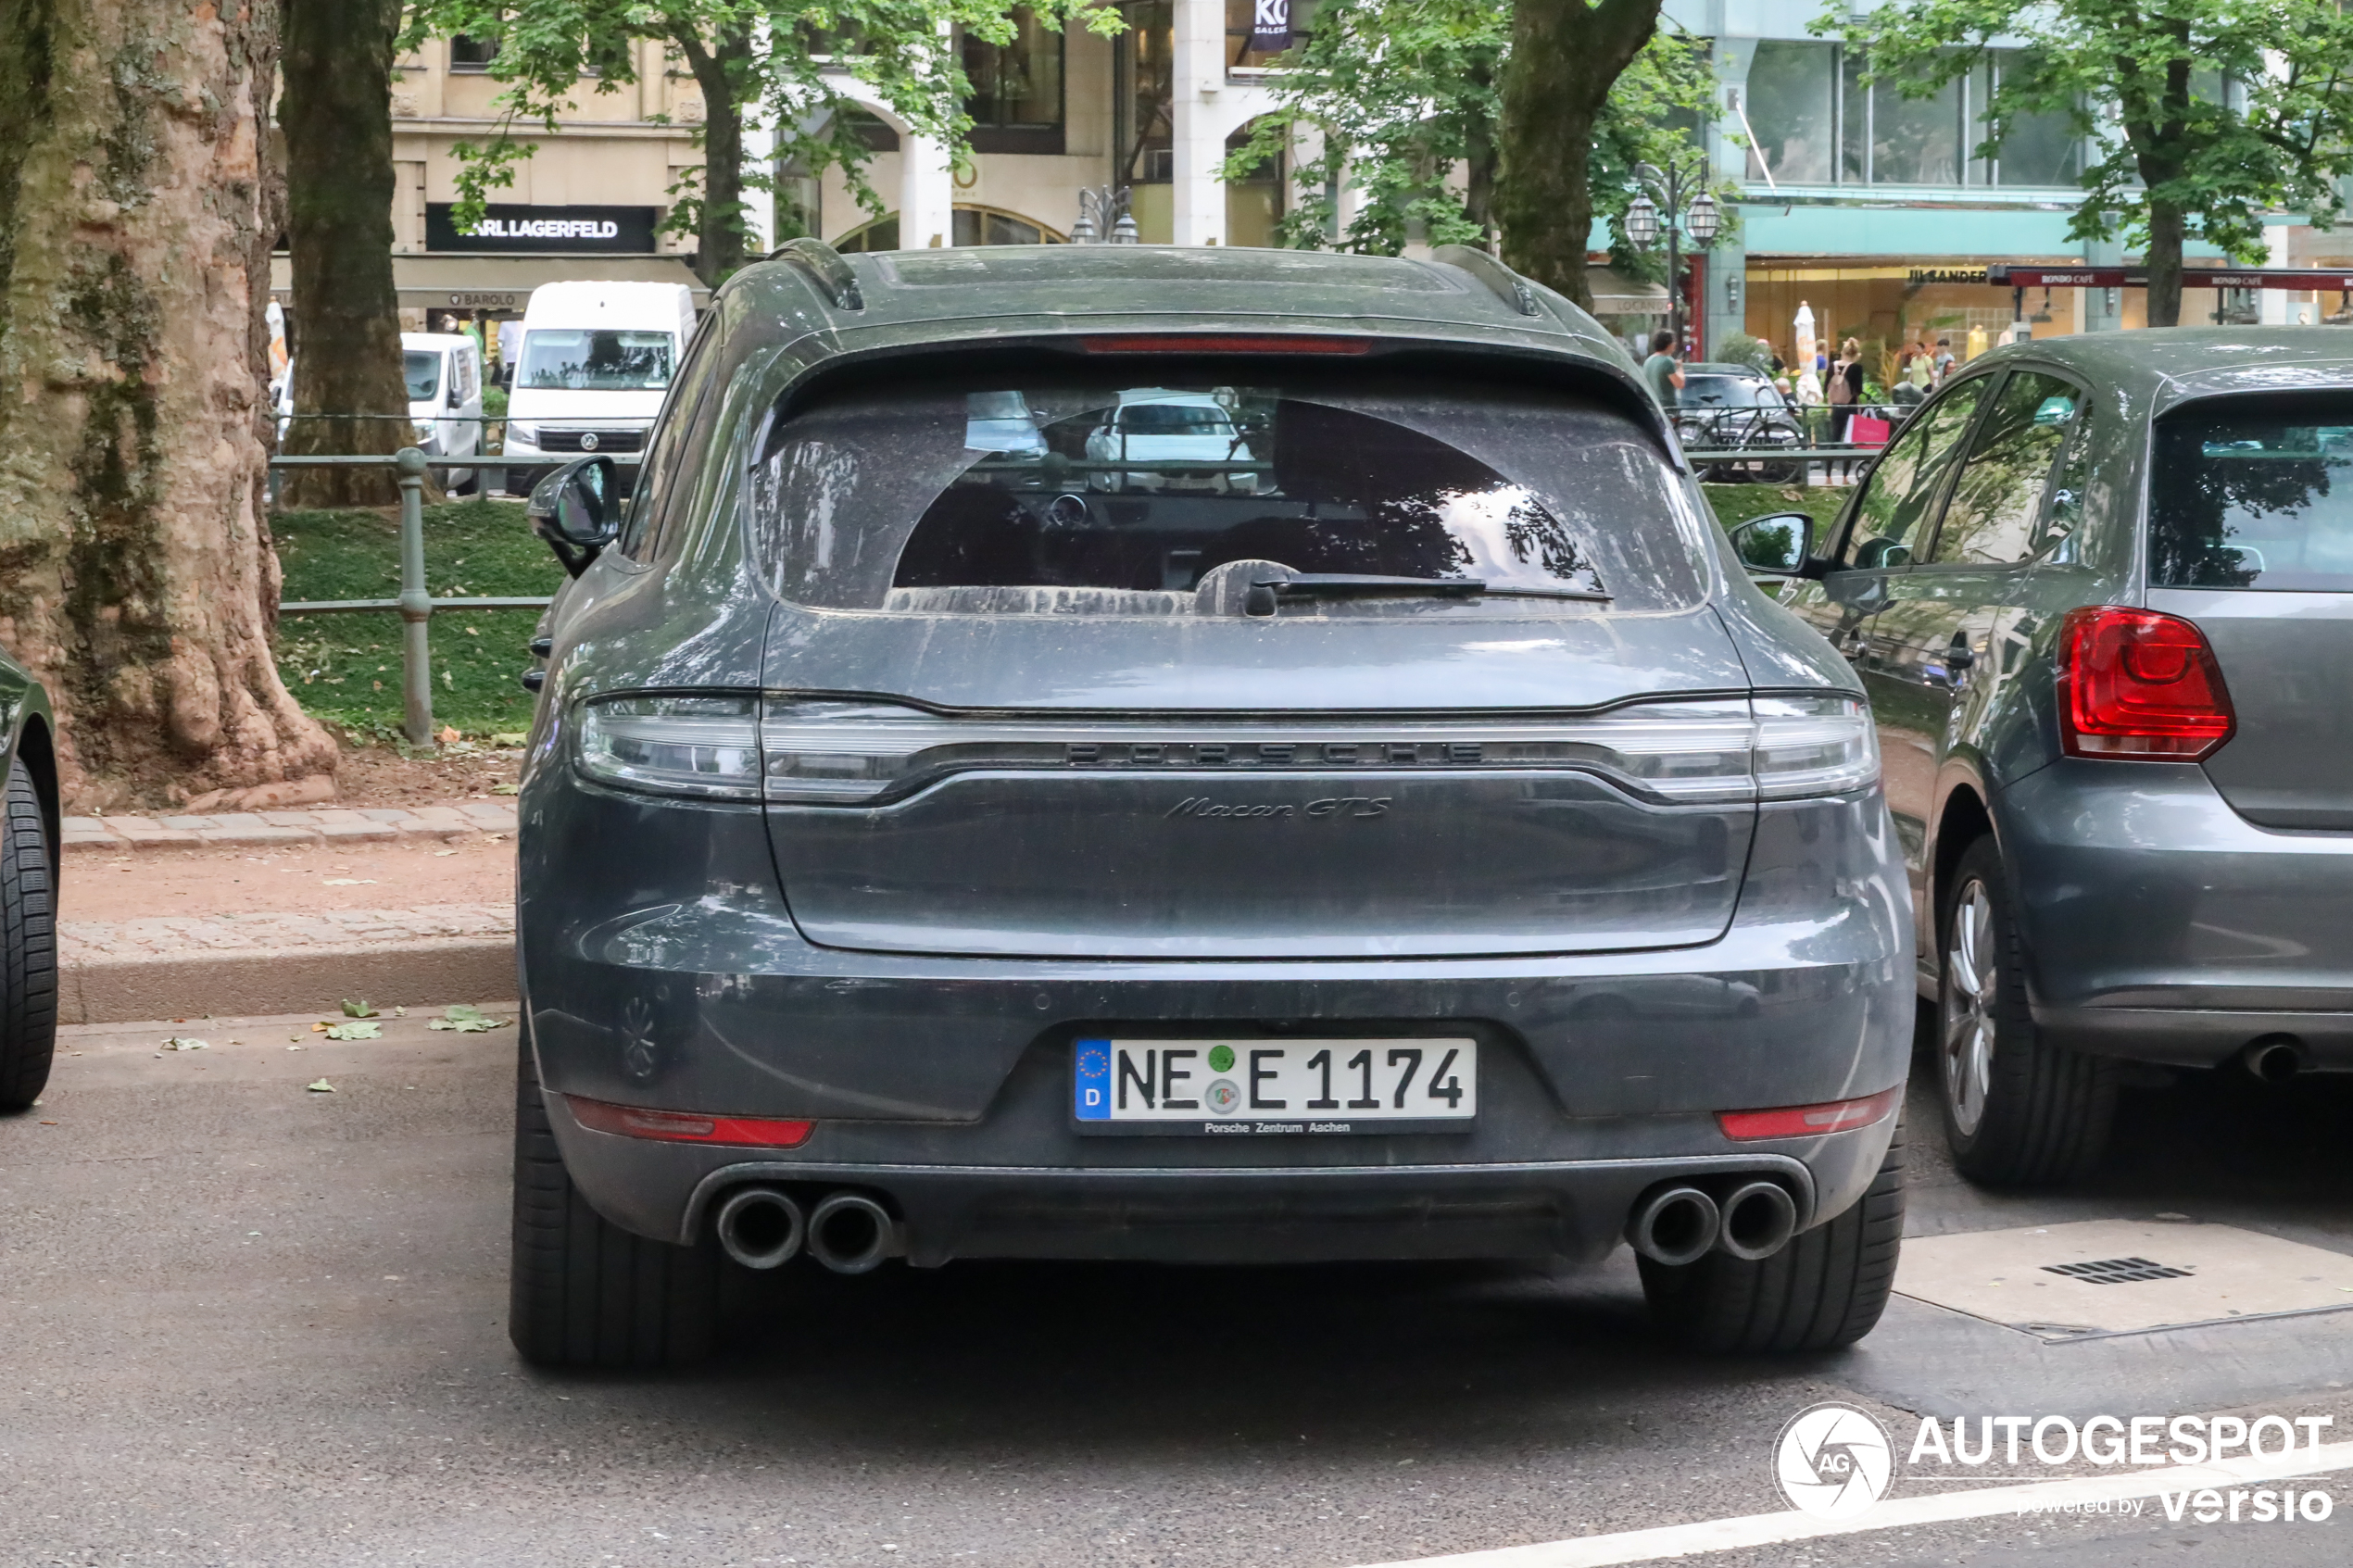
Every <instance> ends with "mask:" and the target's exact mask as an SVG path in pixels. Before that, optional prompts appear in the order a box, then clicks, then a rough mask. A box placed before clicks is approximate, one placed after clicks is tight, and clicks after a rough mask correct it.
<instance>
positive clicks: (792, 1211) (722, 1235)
mask: <svg viewBox="0 0 2353 1568" xmlns="http://www.w3.org/2000/svg"><path fill="white" fill-rule="evenodd" d="M715 1228H716V1229H717V1230H718V1232H719V1245H720V1248H721V1249H722V1250H724V1252H725V1253H726V1254H727V1256H728V1257H730V1258H732V1259H734V1260H735V1261H736V1262H738V1263H741V1264H742V1265H743V1266H744V1267H745V1268H747V1269H776V1268H782V1267H783V1266H784V1265H785V1264H786V1263H789V1262H791V1261H793V1258H794V1256H795V1255H796V1254H798V1253H799V1251H800V1248H801V1243H802V1241H803V1240H804V1239H805V1238H806V1237H807V1236H808V1235H809V1229H810V1227H809V1224H808V1222H807V1221H806V1220H805V1219H804V1218H803V1216H802V1214H801V1211H800V1205H799V1204H798V1203H796V1202H794V1201H793V1200H792V1198H790V1197H789V1196H787V1195H786V1194H785V1193H781V1192H778V1191H777V1190H776V1189H775V1188H774V1187H738V1188H737V1189H736V1191H734V1192H732V1193H729V1194H728V1195H727V1201H726V1202H724V1203H723V1204H721V1205H720V1206H719V1217H718V1219H717V1221H716V1222H715Z"/></svg>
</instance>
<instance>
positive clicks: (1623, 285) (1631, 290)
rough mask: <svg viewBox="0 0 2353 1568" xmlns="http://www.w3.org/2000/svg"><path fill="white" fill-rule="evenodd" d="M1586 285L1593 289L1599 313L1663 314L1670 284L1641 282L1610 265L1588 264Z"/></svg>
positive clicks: (1665, 309)
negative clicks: (1622, 273) (1620, 272)
mask: <svg viewBox="0 0 2353 1568" xmlns="http://www.w3.org/2000/svg"><path fill="white" fill-rule="evenodd" d="M1585 286H1586V287H1587V288H1589V289H1591V290H1592V293H1593V314H1594V315H1596V316H1664V315H1666V314H1667V285H1666V284H1664V283H1641V282H1635V281H1634V280H1633V279H1631V278H1628V277H1625V276H1622V275H1620V274H1619V273H1617V272H1616V271H1614V270H1611V269H1610V268H1607V267H1592V266H1588V267H1587V268H1586V269H1585Z"/></svg>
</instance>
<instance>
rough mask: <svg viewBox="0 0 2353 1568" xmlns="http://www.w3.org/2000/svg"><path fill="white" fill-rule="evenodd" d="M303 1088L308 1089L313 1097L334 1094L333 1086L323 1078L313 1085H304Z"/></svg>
mask: <svg viewBox="0 0 2353 1568" xmlns="http://www.w3.org/2000/svg"><path fill="white" fill-rule="evenodd" d="M303 1087H304V1088H306V1089H308V1090H309V1091H310V1092H311V1093H312V1094H314V1095H331V1094H333V1093H334V1092H335V1086H334V1085H333V1084H330V1083H328V1082H327V1081H326V1080H325V1079H324V1078H321V1079H320V1080H319V1081H318V1082H317V1083H315V1084H305V1085H303Z"/></svg>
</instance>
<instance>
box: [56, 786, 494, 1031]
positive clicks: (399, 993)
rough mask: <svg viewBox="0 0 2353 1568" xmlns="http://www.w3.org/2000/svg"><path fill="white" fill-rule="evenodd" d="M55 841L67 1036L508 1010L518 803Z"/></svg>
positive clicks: (178, 825) (164, 824) (95, 825)
mask: <svg viewBox="0 0 2353 1568" xmlns="http://www.w3.org/2000/svg"><path fill="white" fill-rule="evenodd" d="M64 826H65V842H66V847H67V859H66V864H65V868H64V871H65V874H64V878H63V897H62V909H61V911H60V913H61V916H62V918H61V919H60V921H59V922H58V960H59V970H60V973H59V982H60V984H59V997H58V1001H59V1017H60V1021H61V1022H67V1023H108V1022H127V1021H131V1020H137V1019H152V1018H198V1017H203V1016H206V1015H208V1014H214V1015H217V1014H225V1013H256V1012H279V1011H299V1010H332V1009H333V1007H334V1006H335V1004H336V1003H338V1002H339V1001H341V1000H342V999H344V998H345V997H351V998H353V999H355V1000H357V999H365V1000H368V1001H371V1002H374V1003H376V1004H377V1005H379V1006H382V1007H391V1006H395V1005H400V1004H408V1003H418V1004H422V1003H427V1002H434V1001H440V1000H445V999H447V998H448V997H510V996H512V995H514V992H515V979H514V973H515V971H514V904H513V898H512V894H511V889H512V885H513V861H514V829H515V815H514V808H513V805H512V804H511V803H510V802H508V801H482V800H472V801H463V802H457V803H452V804H449V805H442V806H427V807H421V808H418V809H414V810H392V809H379V810H336V809H321V810H310V811H295V810H288V811H263V812H241V813H235V814H232V815H226V816H209V817H196V816H186V817H107V818H96V817H69V818H68V819H66V822H65V824H64Z"/></svg>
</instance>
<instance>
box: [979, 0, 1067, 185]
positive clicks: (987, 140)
mask: <svg viewBox="0 0 2353 1568" xmlns="http://www.w3.org/2000/svg"><path fill="white" fill-rule="evenodd" d="M1010 19H1011V21H1012V22H1013V38H1012V39H1011V40H1010V41H1009V42H1007V43H1004V44H992V43H990V42H989V41H988V39H985V38H981V37H979V36H977V35H975V34H973V33H970V32H967V33H965V34H964V36H963V63H964V80H965V81H966V82H970V83H971V87H972V92H971V95H970V96H969V97H967V98H966V99H965V100H964V112H965V113H967V114H969V115H971V116H972V119H973V129H972V146H973V151H975V152H976V153H1051V154H1059V153H1060V152H1061V151H1062V150H1063V31H1062V29H1061V27H1060V26H1058V25H1057V24H1055V23H1053V22H1051V21H1047V20H1044V19H1040V18H1039V17H1038V14H1037V13H1036V12H1034V11H1032V10H1031V9H1030V8H1029V7H1028V6H1017V7H1015V8H1014V9H1013V12H1012V13H1011V15H1010Z"/></svg>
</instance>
